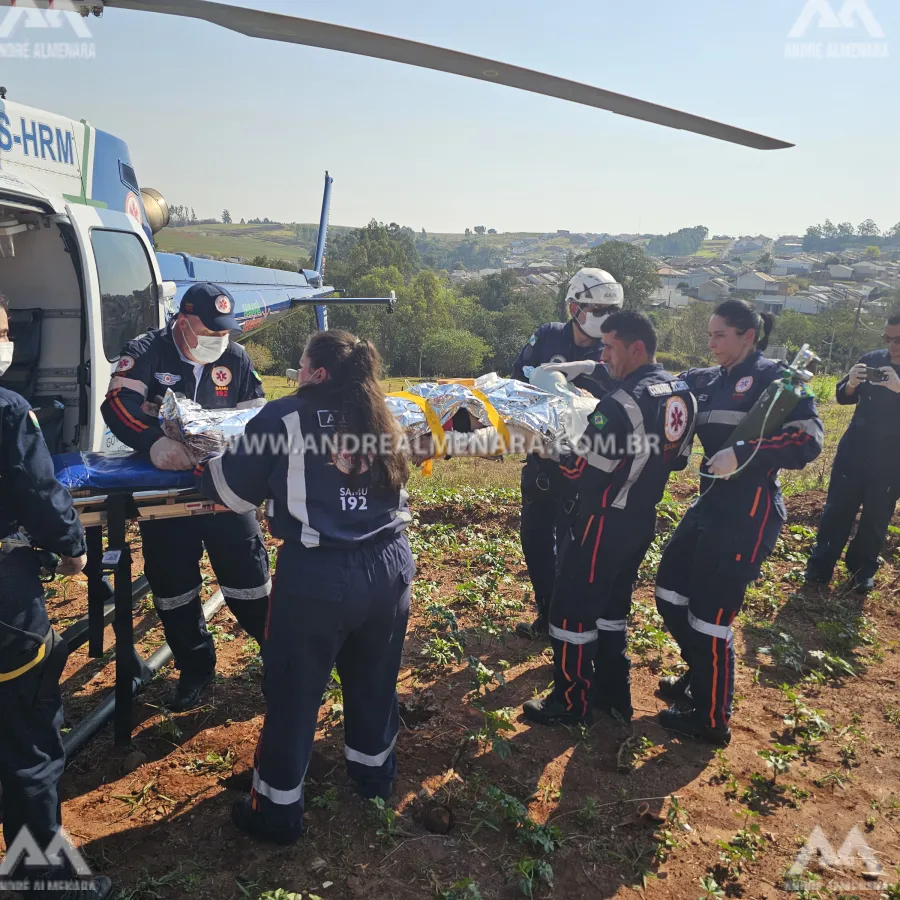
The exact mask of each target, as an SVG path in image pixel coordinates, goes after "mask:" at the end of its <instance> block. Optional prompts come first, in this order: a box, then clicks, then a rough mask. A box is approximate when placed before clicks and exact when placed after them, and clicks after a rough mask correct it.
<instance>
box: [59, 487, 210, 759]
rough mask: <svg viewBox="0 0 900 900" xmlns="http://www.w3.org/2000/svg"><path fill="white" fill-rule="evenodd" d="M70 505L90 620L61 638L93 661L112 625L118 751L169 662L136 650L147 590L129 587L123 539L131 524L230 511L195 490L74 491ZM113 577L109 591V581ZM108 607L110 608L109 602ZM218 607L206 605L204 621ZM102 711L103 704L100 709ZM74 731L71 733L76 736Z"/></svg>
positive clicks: (99, 722)
mask: <svg viewBox="0 0 900 900" xmlns="http://www.w3.org/2000/svg"><path fill="white" fill-rule="evenodd" d="M72 503H73V506H74V507H75V510H76V512H77V513H78V516H79V519H80V520H81V524H82V525H83V527H84V529H85V536H86V539H87V565H86V566H85V569H84V571H85V574H86V575H87V582H88V614H87V616H86V617H85V618H84V619H81V620H80V621H78V622H76V623H75V624H74V625H72V626H71V627H70V628H69V629H67V631H66V632H65V633H64V634H63V637H64V638H65V639H66V641H67V643H68V646H69V650H70V651H71V650H74V649H76V648H77V647H80V646H82V645H83V644H84V643H87V644H88V656H89V657H91V658H93V659H97V658H99V657H102V656H103V652H104V646H103V645H104V634H103V633H104V629H105V628H106V626H107V625H109V624H110V622H111V623H112V625H113V630H114V633H115V645H116V648H117V652H116V660H115V664H116V671H115V688H114V692H113V697H114V701H115V707H114V712H113V741H114V743H115V745H116V746H128V745H129V744H131V738H132V733H133V728H134V696H135V695H136V694H137V693H138V692H139V691H140V690H141V689H142V688H143V687H145V686H146V685H147V683H148V682H149V681H150V680H151V679H152V678H153V676H154V675H155V674H156V672H157V671H158V669H159V668H160V667H161V666H162V665H163V664H164V663H165V662H166V661H168V659H169V658H170V656H171V651H170V652H169V653H168V655H161V654H160V651H157V652H156V653H155V654H154V656H153V657H151V660H152V661H153V662H154V663H155V664H154V665H148V663H147V661H145V660H144V659H143V657H142V656H141V655H140V654H139V653H138V652H137V649H136V648H135V646H134V609H133V605H134V603H135V601H136V600H139V599H140V598H141V597H143V596H145V595H146V594H147V593H148V592H149V590H150V586H149V584H148V583H147V580H146V577H144V576H141V577H140V578H138V579H137V580H136V581H132V576H133V572H132V556H131V547H130V545H129V543H128V539H127V526H128V522H129V521H134V520H143V521H156V520H162V519H173V518H181V517H184V516H198V515H214V514H216V513H220V512H228V508H227V507H225V506H221V505H219V504H216V503H213V502H212V501H210V500H206V499H204V498H203V497H201V496H200V495H199V494H198V493H197V491H196V490H195V489H194V488H169V489H161V490H149V491H148V490H134V491H132V490H115V491H107V492H106V493H103V494H91V493H90V492H87V491H81V490H74V491H72ZM104 526H106V529H107V535H106V548H105V549H104V546H103V528H104ZM110 575H114V576H115V578H114V585H113V586H110V581H109V576H110ZM110 601H111V602H110ZM220 607H221V602H219V603H218V604H211V603H207V604H206V606H205V607H204V612H205V615H206V618H207V619H208V618H209V617H210V616H211V615H212V613H213V612H215V611H216V610H217V609H218V608H220ZM129 647H130V648H131V652H130V653H128V652H127V651H126V652H119V648H129ZM104 707H106V704H104ZM106 721H107V716H106V715H103V716H99V717H98V718H97V719H96V720H95V722H94V726H95V727H93V726H92V727H91V728H89V729H87V730H86V729H84V728H81V729H80V730H79V733H78V737H77V740H76V741H75V742H74V743H75V744H76V746H72V747H71V750H70V748H68V747H67V751H69V752H74V751H75V750H77V749H78V748H79V747H80V746H82V745H83V744H84V743H85V742H86V741H87V740H89V739H90V737H92V736H93V734H95V733H96V731H97V730H99V729H100V728H102V727H103V725H105V724H106ZM75 730H76V729H73V731H75Z"/></svg>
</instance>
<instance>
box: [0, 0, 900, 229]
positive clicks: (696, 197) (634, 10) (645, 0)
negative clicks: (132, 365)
mask: <svg viewBox="0 0 900 900" xmlns="http://www.w3.org/2000/svg"><path fill="white" fill-rule="evenodd" d="M806 2H807V0H754V2H753V3H748V2H733V0H627V2H623V0H560V2H557V3H548V2H545V0H452V2H450V0H378V2H372V0H268V2H265V0H264V2H258V0H251V5H254V6H259V7H260V8H267V9H270V10H274V11H277V12H282V13H287V14H291V15H296V16H302V17H306V18H315V19H322V20H327V21H330V22H335V23H338V24H345V25H352V26H355V27H358V28H363V29H368V30H373V31H381V32H384V33H387V34H395V35H398V36H401V37H407V38H411V39H414V40H419V41H424V42H428V43H433V44H439V45H443V46H447V47H451V48H454V49H459V50H465V51H469V52H471V53H476V54H480V55H483V56H488V57H492V58H495V59H500V60H503V61H507V62H510V63H516V64H519V65H522V66H527V67H529V68H534V69H539V70H542V71H545V72H550V73H553V74H557V75H561V76H565V77H568V78H571V79H575V80H577V81H584V82H588V83H591V84H595V85H598V86H601V87H605V88H608V89H610V90H615V91H620V92H623V93H626V94H631V95H634V96H637V97H640V98H642V99H647V100H652V101H655V102H658V103H663V104H667V105H670V106H674V107H677V108H680V109H684V110H687V111H690V112H693V113H697V114H699V115H705V116H708V117H711V118H719V119H721V120H723V121H726V122H729V123H731V124H735V125H739V126H742V127H745V128H749V129H753V130H757V131H761V132H763V133H765V134H770V135H773V136H775V137H779V138H782V139H785V140H789V141H792V142H794V143H796V144H797V145H798V146H797V147H796V148H795V149H792V150H780V151H766V152H763V151H756V150H749V149H746V148H743V147H737V146H732V145H730V144H725V143H722V142H719V141H714V140H712V139H709V138H704V137H699V136H695V135H689V134H684V133H681V132H676V131H672V130H670V129H665V128H660V127H658V126H652V125H648V124H645V123H641V122H636V121H633V120H629V119H626V118H622V117H620V116H615V115H612V114H611V113H607V112H604V111H601V110H595V109H591V108H587V107H579V106H576V105H574V104H570V103H566V102H564V101H560V100H553V99H550V98H544V97H538V96H535V95H532V94H525V93H522V92H519V91H515V90H513V89H509V88H503V87H499V86H497V85H490V84H483V83H481V82H477V81H471V80H469V79H464V78H459V77H456V76H451V75H443V74H439V73H436V72H429V71H425V70H421V69H414V68H410V67H407V66H401V65H398V64H395V63H388V62H382V61H379V60H369V59H364V58H360V57H355V56H348V55H344V54H339V53H333V52H330V51H324V50H317V49H313V48H307V47H298V46H295V45H291V44H277V43H273V42H266V41H259V40H253V39H250V38H246V37H244V36H242V35H238V34H234V33H232V32H229V31H226V30H223V29H220V28H217V27H216V26H213V25H208V24H206V23H203V22H195V21H191V20H187V19H178V18H174V17H169V16H162V15H153V14H148V13H136V12H126V11H121V10H116V9H112V10H108V11H107V12H106V14H105V15H104V16H103V18H102V19H99V20H98V19H95V18H91V19H89V20H88V26H89V28H90V30H91V33H92V36H93V40H94V43H95V46H96V58H95V59H93V60H66V61H61V60H58V61H48V60H33V59H32V60H13V59H4V60H3V61H2V62H3V79H4V84H5V85H6V87H7V88H8V90H9V98H10V99H12V100H16V101H18V102H21V103H26V104H29V105H31V106H37V107H40V108H44V109H49V110H52V111H54V112H58V113H62V114H66V115H70V116H72V117H73V118H87V119H89V120H90V121H91V122H92V123H93V124H94V125H96V126H97V127H99V128H102V129H104V130H107V131H111V132H113V133H115V134H118V135H119V136H121V137H123V138H124V139H125V140H127V142H128V144H129V145H130V148H131V154H132V159H133V161H134V163H135V167H136V169H137V173H138V178H139V180H140V182H141V184H142V185H144V186H151V187H155V188H157V189H158V190H160V191H161V192H162V193H163V195H164V196H165V197H166V198H167V199H169V200H170V201H171V202H173V203H183V204H187V205H189V206H193V207H194V208H195V209H196V211H197V214H198V215H219V214H220V213H221V211H222V209H223V207H227V208H228V209H229V210H230V211H231V214H232V216H233V217H234V219H235V221H239V219H240V217H242V216H243V217H247V218H250V217H252V216H268V217H270V218H272V219H279V220H287V221H304V222H312V221H315V220H317V218H318V208H319V203H320V198H321V182H322V176H323V173H324V170H325V169H326V168H327V169H329V170H330V171H331V174H332V175H333V176H334V178H335V185H334V195H333V204H332V215H331V221H332V222H333V223H337V224H347V225H357V224H363V223H364V222H366V221H368V220H369V219H370V218H375V219H379V220H382V221H385V222H391V221H396V222H399V223H401V224H404V225H410V226H412V227H413V228H415V229H417V230H418V229H420V228H422V227H424V228H425V229H426V230H428V231H462V230H463V229H464V228H465V227H466V226H474V225H476V224H479V225H482V224H483V225H485V226H487V227H489V228H490V227H494V228H497V229H499V230H501V231H511V230H531V231H545V230H556V229H558V228H567V229H570V230H578V231H582V230H584V231H596V232H599V231H608V232H614V233H617V232H621V231H638V230H640V231H644V232H666V231H669V230H673V229H676V228H679V227H682V226H689V225H695V224H704V225H707V226H708V227H709V228H710V230H711V231H712V233H716V234H717V233H727V234H742V233H750V232H752V233H757V232H765V233H767V234H770V235H775V234H780V233H800V234H802V233H803V231H804V230H805V228H806V226H807V225H808V224H810V223H812V222H819V221H822V220H823V219H825V218H826V217H830V218H831V219H832V220H834V221H835V222H840V221H844V220H849V221H851V222H853V223H854V224H858V223H859V222H861V221H862V220H863V219H866V218H868V217H872V218H873V219H875V221H876V222H877V223H878V224H879V225H880V226H881V227H883V228H887V227H890V226H892V225H893V224H894V223H895V222H897V221H898V220H900V174H898V173H900V166H898V147H900V140H898V137H900V104H898V101H897V97H898V93H900V79H898V74H900V63H898V60H900V3H897V2H896V0H867V3H866V2H864V0H850V5H851V6H852V5H854V3H855V4H856V5H860V4H862V5H863V6H867V8H868V9H869V10H870V11H871V14H872V16H873V17H874V19H875V20H876V21H877V23H878V24H879V25H880V27H881V29H882V30H883V32H884V38H883V39H879V43H881V42H886V43H887V47H888V53H889V54H890V56H889V58H887V59H871V58H870V59H846V58H845V59H822V60H815V59H787V58H785V44H786V43H789V42H790V41H789V37H788V35H789V33H790V31H791V29H792V28H793V26H794V23H795V22H796V20H797V19H798V17H799V16H800V14H801V12H802V11H803V9H804V6H805V3H806ZM818 2H819V3H823V2H824V0H818ZM845 2H847V0H831V7H832V9H833V11H834V12H835V13H836V14H839V13H840V11H841V9H842V8H843V5H844V3H845ZM14 39H15V40H18V41H22V40H26V39H33V40H38V39H40V40H49V39H55V40H68V39H69V35H68V33H67V34H66V36H63V32H62V31H56V30H50V29H47V30H44V31H40V32H39V31H38V30H37V29H25V28H24V26H20V27H19V28H18V29H17V32H16V34H15V35H14ZM873 40H874V39H873V38H872V37H871V35H870V34H869V33H868V32H867V29H866V28H865V27H863V25H862V24H860V21H859V20H858V19H857V20H856V27H853V28H842V29H832V30H830V31H828V30H823V29H820V28H818V26H817V24H813V25H811V26H810V27H809V29H808V30H807V32H806V34H805V35H804V37H803V38H802V39H801V40H800V43H808V42H817V41H822V42H829V41H837V42H866V43H871V42H873Z"/></svg>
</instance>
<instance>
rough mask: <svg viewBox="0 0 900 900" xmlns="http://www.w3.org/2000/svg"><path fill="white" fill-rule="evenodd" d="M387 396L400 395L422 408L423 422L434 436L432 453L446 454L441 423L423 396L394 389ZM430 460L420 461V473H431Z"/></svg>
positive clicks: (445, 440) (445, 439)
mask: <svg viewBox="0 0 900 900" xmlns="http://www.w3.org/2000/svg"><path fill="white" fill-rule="evenodd" d="M388 396H389V397H400V398H401V399H403V400H409V401H410V402H411V403H415V404H416V406H418V407H419V409H421V410H422V413H423V414H424V415H425V422H426V423H427V425H428V427H429V428H430V429H431V436H432V438H434V455H435V456H446V454H447V438H446V435H445V434H444V427H443V425H441V420H440V419H439V418H438V415H437V413H436V412H435V411H434V410H433V409H432V408H431V406H430V404H429V403H428V401H427V400H426V399H425V398H424V397H420V396H419V395H418V394H411V393H410V392H409V391H396V392H395V393H393V394H388ZM432 468H433V467H432V462H431V460H430V459H427V460H425V462H424V463H422V474H423V475H425V476H428V475H431V473H432Z"/></svg>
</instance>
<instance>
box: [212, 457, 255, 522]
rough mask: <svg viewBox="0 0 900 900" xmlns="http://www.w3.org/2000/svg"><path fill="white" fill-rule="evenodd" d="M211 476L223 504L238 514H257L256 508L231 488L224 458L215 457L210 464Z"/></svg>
mask: <svg viewBox="0 0 900 900" xmlns="http://www.w3.org/2000/svg"><path fill="white" fill-rule="evenodd" d="M208 468H209V471H210V474H211V475H212V480H213V485H214V486H215V489H216V493H217V494H218V495H219V497H221V498H222V502H223V503H224V504H225V505H226V506H227V507H228V508H229V509H233V510H234V511H235V512H236V513H241V514H244V513H250V512H255V511H256V507H255V506H254V505H253V504H252V503H248V502H247V501H246V500H244V499H243V498H242V497H239V496H238V495H237V494H236V493H235V492H234V491H233V490H232V489H231V488H230V487H229V486H228V482H227V481H226V480H225V472H224V471H223V470H222V457H221V456H214V457H213V458H212V459H211V460H210V461H209V463H208Z"/></svg>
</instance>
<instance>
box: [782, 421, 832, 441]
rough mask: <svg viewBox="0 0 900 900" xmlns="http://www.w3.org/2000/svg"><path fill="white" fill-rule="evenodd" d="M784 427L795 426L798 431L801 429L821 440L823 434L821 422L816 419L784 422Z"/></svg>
mask: <svg viewBox="0 0 900 900" xmlns="http://www.w3.org/2000/svg"><path fill="white" fill-rule="evenodd" d="M784 427H785V428H796V429H797V430H798V431H803V432H805V433H806V434H808V435H810V436H811V437H814V438H817V439H819V440H821V439H822V437H823V435H824V429H823V427H822V423H821V422H820V421H819V420H818V419H798V420H797V421H796V422H785V423H784Z"/></svg>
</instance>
